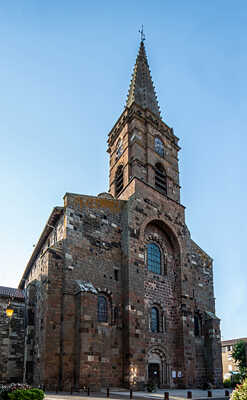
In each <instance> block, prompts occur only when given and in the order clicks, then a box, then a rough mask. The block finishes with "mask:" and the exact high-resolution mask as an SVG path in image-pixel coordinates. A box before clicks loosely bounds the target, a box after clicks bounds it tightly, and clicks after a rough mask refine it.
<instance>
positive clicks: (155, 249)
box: [147, 243, 161, 275]
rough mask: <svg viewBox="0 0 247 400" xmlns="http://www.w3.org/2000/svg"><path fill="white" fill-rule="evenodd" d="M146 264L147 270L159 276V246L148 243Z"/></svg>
mask: <svg viewBox="0 0 247 400" xmlns="http://www.w3.org/2000/svg"><path fill="white" fill-rule="evenodd" d="M147 253H148V254H147V261H148V262H147V264H148V270H149V271H151V272H154V273H155V274H159V275H160V274H161V252H160V248H159V246H157V244H155V243H149V244H148V246H147Z"/></svg>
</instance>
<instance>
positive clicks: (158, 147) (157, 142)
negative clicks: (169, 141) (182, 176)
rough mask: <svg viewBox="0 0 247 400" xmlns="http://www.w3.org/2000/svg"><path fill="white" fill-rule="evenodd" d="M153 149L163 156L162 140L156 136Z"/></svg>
mask: <svg viewBox="0 0 247 400" xmlns="http://www.w3.org/2000/svg"><path fill="white" fill-rule="evenodd" d="M154 149H155V151H156V153H158V154H159V155H160V156H161V157H164V154H165V152H164V145H163V142H162V140H161V139H160V138H158V137H156V138H155V139H154Z"/></svg>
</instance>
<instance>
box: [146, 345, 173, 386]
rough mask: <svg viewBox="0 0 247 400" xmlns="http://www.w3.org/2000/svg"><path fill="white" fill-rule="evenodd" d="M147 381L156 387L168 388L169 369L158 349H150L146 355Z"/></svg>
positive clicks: (161, 352)
mask: <svg viewBox="0 0 247 400" xmlns="http://www.w3.org/2000/svg"><path fill="white" fill-rule="evenodd" d="M147 381H148V382H153V383H154V384H155V385H157V386H158V387H167V386H169V368H168V364H167V362H166V358H165V355H164V353H163V351H161V350H160V349H152V350H151V351H150V352H149V353H148V364H147Z"/></svg>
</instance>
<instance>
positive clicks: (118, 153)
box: [116, 139, 123, 160]
mask: <svg viewBox="0 0 247 400" xmlns="http://www.w3.org/2000/svg"><path fill="white" fill-rule="evenodd" d="M122 154H123V143H122V140H121V139H119V141H118V142H117V147H116V160H118V159H119V157H121V155H122Z"/></svg>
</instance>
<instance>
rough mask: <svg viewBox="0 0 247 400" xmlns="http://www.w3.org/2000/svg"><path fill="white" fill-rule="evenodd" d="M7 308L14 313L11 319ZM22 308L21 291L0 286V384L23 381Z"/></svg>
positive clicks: (22, 298) (22, 293) (23, 305)
mask: <svg viewBox="0 0 247 400" xmlns="http://www.w3.org/2000/svg"><path fill="white" fill-rule="evenodd" d="M8 306H10V307H11V308H12V309H13V311H14V313H13V316H12V317H11V318H9V317H7V315H6V309H7V308H8ZM24 308H25V303H24V292H23V290H20V289H13V288H9V287H4V286H0V384H1V383H7V382H22V380H23V368H24Z"/></svg>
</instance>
